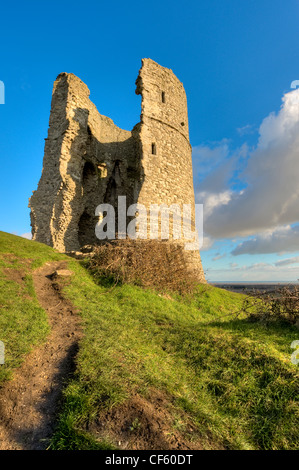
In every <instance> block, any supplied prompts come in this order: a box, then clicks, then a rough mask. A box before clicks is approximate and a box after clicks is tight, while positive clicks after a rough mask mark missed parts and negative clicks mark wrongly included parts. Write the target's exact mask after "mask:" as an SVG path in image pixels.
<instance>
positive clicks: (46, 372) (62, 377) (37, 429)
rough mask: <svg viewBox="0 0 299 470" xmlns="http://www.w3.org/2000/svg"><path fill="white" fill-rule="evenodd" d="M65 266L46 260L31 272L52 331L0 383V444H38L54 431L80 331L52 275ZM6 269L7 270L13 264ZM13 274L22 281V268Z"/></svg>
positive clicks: (18, 447) (27, 447) (29, 446)
mask: <svg viewBox="0 0 299 470" xmlns="http://www.w3.org/2000/svg"><path fill="white" fill-rule="evenodd" d="M65 268H66V264H65V262H53V263H46V264H45V265H44V266H43V267H42V268H39V269H38V270H36V271H35V272H34V273H33V281H34V287H35V291H36V294H37V298H38V300H39V303H40V305H41V306H42V307H43V308H44V309H45V310H46V311H47V314H48V319H49V323H50V325H51V333H50V335H49V337H48V340H47V342H46V343H45V344H43V345H41V346H39V347H38V348H36V349H34V350H33V351H32V352H31V353H30V354H29V355H28V356H26V358H25V360H24V363H23V364H22V366H21V367H19V368H18V369H17V370H15V372H14V376H13V379H12V380H11V381H9V382H6V383H5V384H4V385H3V386H2V387H1V388H0V450H43V449H46V448H47V447H48V445H49V440H50V438H51V436H52V434H53V431H54V428H55V423H56V416H57V411H58V407H59V400H60V398H61V392H62V389H63V387H64V385H65V383H66V381H67V380H68V378H69V377H70V375H71V373H72V372H73V370H74V358H75V356H76V353H77V350H78V341H79V339H80V338H81V336H82V331H81V327H80V317H79V316H78V315H77V312H76V309H75V308H74V306H73V305H72V304H71V303H70V302H69V301H68V300H67V299H65V298H64V297H63V295H62V293H61V278H60V277H59V278H57V277H55V276H53V275H52V274H53V272H54V271H55V270H57V269H65ZM7 274H8V275H9V277H10V276H12V270H10V272H9V273H8V272H6V275H7ZM14 276H15V279H14V280H16V281H17V282H21V280H22V277H23V273H21V272H18V273H17V274H15V275H14Z"/></svg>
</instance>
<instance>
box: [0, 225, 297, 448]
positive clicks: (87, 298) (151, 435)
mask: <svg viewBox="0 0 299 470" xmlns="http://www.w3.org/2000/svg"><path fill="white" fill-rule="evenodd" d="M62 260H63V261H65V262H66V263H67V265H68V269H70V270H71V271H72V272H73V275H72V276H71V277H70V278H69V279H68V281H67V282H64V283H63V285H62V286H60V288H61V289H62V293H63V296H64V297H65V298H66V299H68V301H71V302H72V304H73V305H74V306H75V307H76V309H77V310H78V315H80V317H81V324H82V329H83V337H82V339H81V340H80V342H79V349H78V352H77V354H76V360H75V365H76V367H75V370H74V372H73V374H72V377H71V378H68V380H67V381H66V383H65V386H64V391H63V399H62V402H61V403H60V408H59V416H58V418H57V425H56V431H55V433H54V435H53V436H52V440H51V443H50V445H49V448H51V449H58V450H62V449H69V450H71V449H81V450H82V449H114V448H128V449H129V448H130V449H134V448H135V449H153V448H155V449H157V448H159V447H157V446H158V445H160V448H161V449H162V448H164V449H168V448H172V449H174V448H178V449H179V448H181V449H184V448H187V449H188V448H191V449H295V448H297V446H298V441H299V439H298V437H299V436H298V401H297V399H298V389H299V387H298V385H299V381H298V366H296V365H294V364H292V363H291V360H290V356H291V353H292V352H293V351H292V350H291V349H290V344H291V342H292V341H294V340H296V339H298V330H297V329H296V328H295V327H292V326H290V325H287V324H282V323H273V324H269V325H266V324H262V323H258V322H257V323H252V322H249V321H248V320H247V319H246V318H245V317H244V318H243V317H242V316H241V317H239V318H238V319H234V318H233V317H232V316H231V315H230V314H231V313H233V312H236V311H238V310H239V309H240V308H241V304H242V295H240V294H234V293H231V292H228V291H224V290H222V289H218V288H215V287H212V286H203V285H201V286H198V288H197V289H196V292H195V293H194V294H193V295H192V296H191V295H188V296H180V295H178V294H168V295H164V294H162V293H159V292H158V291H153V290H145V289H142V288H141V287H137V286H133V285H117V286H114V287H113V288H111V287H109V286H107V283H105V282H102V283H101V282H99V280H97V281H95V279H94V277H93V276H92V275H91V274H90V273H89V272H88V270H87V269H86V267H84V263H82V262H79V261H77V260H74V259H71V258H69V257H67V256H65V255H62V254H59V253H57V252H56V251H55V250H53V249H51V248H50V247H47V246H45V245H42V244H39V243H36V242H32V241H29V240H26V239H23V238H20V237H16V236H13V235H9V234H6V233H3V232H0V271H1V275H0V340H1V341H3V342H4V344H5V352H6V356H5V359H6V361H5V364H4V365H0V383H2V384H4V383H5V382H6V381H7V380H9V379H11V378H12V377H13V374H14V370H15V368H17V367H20V365H21V364H22V363H23V361H24V360H25V359H26V355H27V354H28V353H29V352H30V350H32V349H33V348H35V347H37V345H39V344H42V343H43V342H45V341H46V338H47V335H48V334H49V331H50V326H49V322H48V319H47V314H46V312H45V310H44V309H43V308H42V307H41V306H40V304H39V302H38V300H37V296H36V292H35V289H34V284H33V279H32V273H33V271H34V270H35V269H36V268H38V267H40V266H42V265H43V264H44V263H51V262H56V261H57V262H58V261H62ZM70 333H71V332H70Z"/></svg>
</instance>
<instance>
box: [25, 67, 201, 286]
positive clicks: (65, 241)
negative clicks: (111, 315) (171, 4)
mask: <svg viewBox="0 0 299 470" xmlns="http://www.w3.org/2000/svg"><path fill="white" fill-rule="evenodd" d="M89 94H90V92H89V89H88V88H87V86H86V85H85V84H84V83H83V82H82V81H81V80H80V79H79V78H78V77H76V76H75V75H73V74H69V73H61V74H60V75H59V76H58V77H57V79H56V81H55V83H54V88H53V94H52V104H51V114H50V122H49V131H48V137H47V139H45V153H44V160H43V171H42V175H41V179H40V181H39V184H38V188H37V190H36V191H34V192H33V195H32V196H31V198H30V202H29V207H30V208H31V214H30V216H31V226H32V235H33V240H36V241H38V242H42V243H45V244H47V245H50V246H52V247H54V248H55V249H57V250H58V251H61V252H70V251H79V250H80V249H81V248H82V247H83V246H84V245H87V244H89V245H94V244H97V243H98V240H97V237H96V234H95V227H96V225H97V223H98V222H99V216H98V215H95V209H96V208H97V206H98V205H100V204H103V203H108V204H111V205H112V206H113V207H115V209H116V213H117V204H118V198H119V196H126V198H127V206H128V205H131V204H134V203H138V204H143V205H144V206H145V207H146V208H149V207H150V205H151V204H158V205H161V204H166V205H168V206H171V205H172V204H176V205H179V206H181V207H183V205H184V204H189V205H190V204H191V207H192V211H191V222H192V226H193V227H195V213H194V211H195V203H194V189H193V175H192V160H191V145H190V142H189V129H188V112H187V100H186V94H185V90H184V87H183V84H182V83H181V82H180V81H179V80H178V78H177V77H176V76H175V75H174V73H173V72H172V71H171V70H170V69H167V68H165V67H162V66H160V65H159V64H157V63H156V62H154V61H153V60H151V59H143V60H142V67H141V69H140V71H139V76H138V78H137V80H136V94H139V95H141V97H142V103H141V107H142V109H141V119H140V122H139V123H138V124H137V125H136V126H135V127H134V128H133V130H132V131H126V130H122V129H120V128H119V127H117V126H116V125H115V124H114V123H113V121H112V120H111V119H110V118H108V117H105V116H102V115H101V114H99V112H98V111H97V109H96V107H95V105H94V104H93V103H92V102H91V101H90V99H89ZM183 241H184V240H170V243H182V242H183ZM184 256H185V258H186V262H187V264H188V266H189V267H190V269H192V270H193V272H196V275H197V277H198V279H199V281H201V282H205V279H204V273H203V269H202V265H201V259H200V253H199V250H193V251H188V250H185V251H184Z"/></svg>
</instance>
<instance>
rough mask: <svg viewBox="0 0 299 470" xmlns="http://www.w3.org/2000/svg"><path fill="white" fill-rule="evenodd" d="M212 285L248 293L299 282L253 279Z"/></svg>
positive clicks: (293, 284)
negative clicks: (254, 280)
mask: <svg viewBox="0 0 299 470" xmlns="http://www.w3.org/2000/svg"><path fill="white" fill-rule="evenodd" d="M210 284H211V285H212V286H215V287H219V288H220V289H225V290H229V291H231V292H239V293H242V294H244V293H245V294H248V293H250V292H252V291H253V290H255V291H256V290H259V291H267V292H270V291H274V290H276V289H277V288H279V287H285V286H289V287H292V286H298V285H299V283H298V282H284V281H282V282H271V281H269V282H252V281H247V282H244V281H243V282H211V283H210Z"/></svg>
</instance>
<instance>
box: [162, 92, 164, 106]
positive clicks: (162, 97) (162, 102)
mask: <svg viewBox="0 0 299 470" xmlns="http://www.w3.org/2000/svg"><path fill="white" fill-rule="evenodd" d="M162 103H165V91H162Z"/></svg>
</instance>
